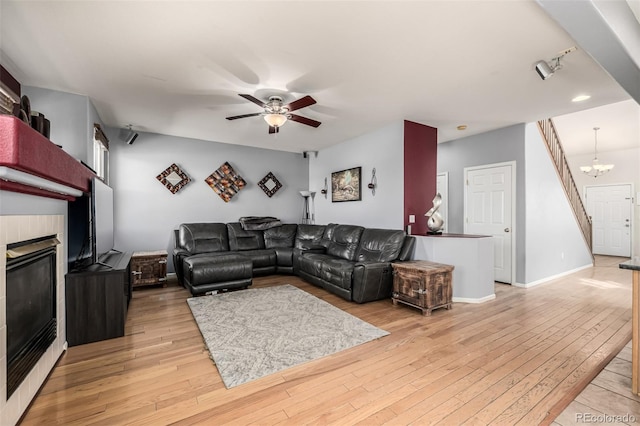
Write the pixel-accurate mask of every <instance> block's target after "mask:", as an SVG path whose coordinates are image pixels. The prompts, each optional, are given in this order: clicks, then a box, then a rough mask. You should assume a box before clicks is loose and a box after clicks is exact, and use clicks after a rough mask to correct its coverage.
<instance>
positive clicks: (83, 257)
mask: <svg viewBox="0 0 640 426" xmlns="http://www.w3.org/2000/svg"><path fill="white" fill-rule="evenodd" d="M67 208H68V212H67V221H68V227H67V261H68V271H75V270H81V269H84V268H86V267H87V266H89V265H91V264H92V263H93V251H92V247H93V244H92V243H91V241H92V240H91V234H92V232H93V231H92V230H91V193H87V194H83V195H82V196H81V197H76V199H75V200H74V201H70V202H69V203H68V207H67Z"/></svg>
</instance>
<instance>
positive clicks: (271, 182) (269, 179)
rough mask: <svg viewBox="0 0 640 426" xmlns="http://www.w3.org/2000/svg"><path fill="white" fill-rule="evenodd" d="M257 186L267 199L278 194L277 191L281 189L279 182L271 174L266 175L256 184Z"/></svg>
mask: <svg viewBox="0 0 640 426" xmlns="http://www.w3.org/2000/svg"><path fill="white" fill-rule="evenodd" d="M258 186H259V187H260V188H262V190H263V191H264V193H265V194H267V195H268V196H269V198H271V196H273V194H275V193H276V192H278V189H280V188H282V184H281V183H280V181H279V180H278V179H277V178H276V177H275V176H274V175H273V173H271V172H269V173H267V175H266V176H265V177H263V178H262V180H261V181H260V182H258Z"/></svg>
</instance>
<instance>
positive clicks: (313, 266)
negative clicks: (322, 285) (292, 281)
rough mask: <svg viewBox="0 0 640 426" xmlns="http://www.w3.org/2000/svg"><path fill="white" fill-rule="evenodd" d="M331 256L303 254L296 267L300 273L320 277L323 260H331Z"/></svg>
mask: <svg viewBox="0 0 640 426" xmlns="http://www.w3.org/2000/svg"><path fill="white" fill-rule="evenodd" d="M331 258H332V256H329V255H326V254H320V253H305V254H304V255H302V256H300V257H299V258H298V265H299V269H300V270H301V271H304V272H306V273H307V274H310V275H313V276H316V277H320V271H321V270H322V263H323V262H324V261H325V260H328V259H331Z"/></svg>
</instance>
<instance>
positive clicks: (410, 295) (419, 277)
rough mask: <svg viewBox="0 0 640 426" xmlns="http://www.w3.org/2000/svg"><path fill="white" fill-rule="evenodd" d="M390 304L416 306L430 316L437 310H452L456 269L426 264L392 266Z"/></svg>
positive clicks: (415, 262)
mask: <svg viewBox="0 0 640 426" xmlns="http://www.w3.org/2000/svg"><path fill="white" fill-rule="evenodd" d="M392 267H393V293H392V297H391V300H392V301H393V304H394V305H397V304H398V302H400V303H404V304H405V305H409V306H413V307H414V308H418V309H420V310H421V311H422V315H425V316H429V315H431V311H432V310H434V309H437V308H447V309H451V305H452V294H453V290H452V287H451V281H452V280H451V276H452V271H453V266H451V265H445V264H442V263H435V262H428V261H426V260H411V261H409V262H399V263H393V264H392Z"/></svg>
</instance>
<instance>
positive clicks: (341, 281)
mask: <svg viewBox="0 0 640 426" xmlns="http://www.w3.org/2000/svg"><path fill="white" fill-rule="evenodd" d="M354 265H355V262H352V261H350V260H346V259H336V258H335V257H334V258H330V259H325V260H324V261H323V262H322V265H321V267H320V278H322V279H323V280H325V281H327V282H329V283H331V284H333V285H336V286H338V287H341V288H344V289H347V290H350V289H351V277H352V275H353V268H354Z"/></svg>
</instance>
